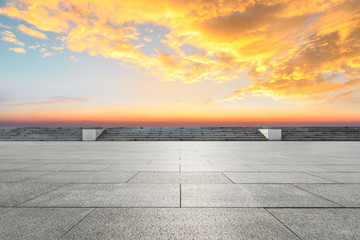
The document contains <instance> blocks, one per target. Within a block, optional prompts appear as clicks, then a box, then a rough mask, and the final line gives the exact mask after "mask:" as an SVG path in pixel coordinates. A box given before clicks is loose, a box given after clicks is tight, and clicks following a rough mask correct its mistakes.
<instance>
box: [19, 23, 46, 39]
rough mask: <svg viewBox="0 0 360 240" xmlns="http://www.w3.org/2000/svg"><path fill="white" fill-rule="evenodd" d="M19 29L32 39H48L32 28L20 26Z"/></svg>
mask: <svg viewBox="0 0 360 240" xmlns="http://www.w3.org/2000/svg"><path fill="white" fill-rule="evenodd" d="M18 29H19V30H20V31H22V32H23V33H25V34H26V35H29V36H31V37H36V38H41V39H47V36H46V35H45V34H44V33H42V32H39V31H36V30H34V29H32V28H29V27H27V26H25V25H19V26H18Z"/></svg>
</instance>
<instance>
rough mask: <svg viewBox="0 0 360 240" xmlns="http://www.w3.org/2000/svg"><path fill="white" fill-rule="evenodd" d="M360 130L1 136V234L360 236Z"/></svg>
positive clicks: (39, 236) (41, 236)
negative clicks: (340, 136)
mask: <svg viewBox="0 0 360 240" xmlns="http://www.w3.org/2000/svg"><path fill="white" fill-rule="evenodd" d="M359 156H360V142H213V141H211V142H150V141H146V142H60V141H59V142H0V239H330V240H332V239H354V240H355V239H360V231H359V228H358V226H359V225H360V200H359V199H360V194H359V193H360V158H359Z"/></svg>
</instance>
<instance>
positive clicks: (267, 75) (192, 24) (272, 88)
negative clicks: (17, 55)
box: [0, 0, 360, 102]
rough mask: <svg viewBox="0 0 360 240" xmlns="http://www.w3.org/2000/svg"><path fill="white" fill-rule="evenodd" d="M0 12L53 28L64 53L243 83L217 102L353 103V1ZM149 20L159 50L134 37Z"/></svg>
mask: <svg viewBox="0 0 360 240" xmlns="http://www.w3.org/2000/svg"><path fill="white" fill-rule="evenodd" d="M0 14H3V15H6V16H8V17H12V18H18V19H22V20H24V21H26V22H27V23H29V24H31V25H33V26H35V27H36V28H37V29H39V30H41V31H51V32H55V33H58V34H61V37H60V39H61V40H62V41H63V42H64V46H65V47H66V48H67V49H69V50H71V51H73V52H87V53H88V54H89V55H91V56H95V55H102V56H104V57H106V58H112V59H118V60H120V61H121V63H122V64H128V65H132V66H137V67H139V68H140V69H142V70H143V71H145V72H149V73H151V74H154V75H156V76H158V77H159V78H160V79H162V80H166V81H173V80H181V81H183V82H185V83H192V82H199V81H204V80H211V81H214V82H217V83H222V82H226V81H231V80H240V81H242V80H245V79H247V78H246V77H244V75H247V76H248V78H250V79H251V80H252V81H251V82H249V84H248V86H247V87H244V88H241V89H237V90H235V91H234V93H233V94H231V95H229V96H227V97H225V100H234V99H241V98H245V97H247V96H262V97H271V98H274V99H277V100H279V101H288V100H296V101H298V102H323V101H331V100H332V99H344V98H346V99H348V100H349V101H358V98H357V97H356V96H358V95H359V84H360V83H359V80H358V79H360V74H359V72H360V58H359V56H360V47H359V42H358V39H360V1H357V0H356V1H350V0H302V1H292V0H274V1H253V0H243V1H232V0H210V1H177V0H155V1H152V2H151V4H149V1H146V0H131V1H130V0H123V1H117V0H102V1H100V0H71V1H70V0H59V1H42V0H19V1H17V3H8V4H7V5H6V7H4V8H0ZM150 23H152V24H155V25H159V26H162V27H164V28H166V29H167V30H168V31H169V33H168V34H166V35H165V36H160V37H161V38H162V39H161V43H162V44H164V45H165V46H166V47H167V48H168V50H166V51H165V50H159V49H154V46H152V45H151V44H152V43H151V41H150V38H149V37H145V38H142V39H143V40H144V42H145V43H142V44H140V45H139V43H136V42H137V40H139V38H140V37H139V36H144V35H145V34H147V35H146V36H148V32H146V31H145V30H144V29H143V28H142V27H140V25H142V24H150ZM152 34H154V33H152ZM142 46H150V47H153V50H154V51H155V52H156V54H148V53H147V52H145V51H144V50H142V49H144V48H142ZM188 49H195V50H192V51H189V50H188Z"/></svg>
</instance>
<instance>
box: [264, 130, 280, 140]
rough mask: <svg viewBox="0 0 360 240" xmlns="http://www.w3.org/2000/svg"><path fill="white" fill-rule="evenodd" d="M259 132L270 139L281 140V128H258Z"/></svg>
mask: <svg viewBox="0 0 360 240" xmlns="http://www.w3.org/2000/svg"><path fill="white" fill-rule="evenodd" d="M259 132H261V133H262V135H264V137H266V139H267V140H270V141H281V129H272V128H270V129H266V128H263V129H259Z"/></svg>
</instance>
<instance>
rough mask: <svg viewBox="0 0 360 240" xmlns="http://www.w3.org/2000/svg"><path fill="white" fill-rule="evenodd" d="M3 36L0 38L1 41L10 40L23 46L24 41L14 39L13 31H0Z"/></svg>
mask: <svg viewBox="0 0 360 240" xmlns="http://www.w3.org/2000/svg"><path fill="white" fill-rule="evenodd" d="M0 33H1V34H2V35H3V37H2V38H1V40H2V41H5V42H10V43H14V44H16V45H19V46H22V47H23V46H25V44H24V43H22V42H20V41H19V40H17V39H16V36H15V34H14V33H12V32H11V31H7V30H5V31H2V32H0Z"/></svg>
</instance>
